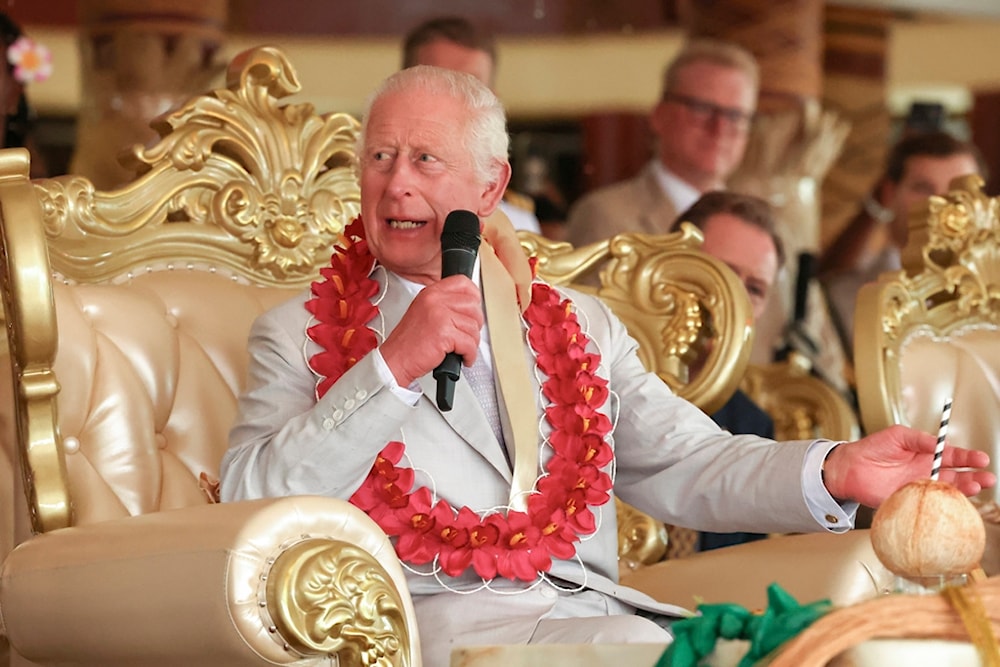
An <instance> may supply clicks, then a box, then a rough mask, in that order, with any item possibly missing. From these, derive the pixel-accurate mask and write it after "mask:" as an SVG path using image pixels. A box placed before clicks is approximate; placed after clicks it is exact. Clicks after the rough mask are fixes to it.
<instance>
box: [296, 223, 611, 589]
mask: <svg viewBox="0 0 1000 667" xmlns="http://www.w3.org/2000/svg"><path fill="white" fill-rule="evenodd" d="M341 243H342V245H341V246H339V247H337V248H336V249H335V251H334V253H333V257H332V260H331V265H330V267H328V268H324V269H323V270H322V271H321V272H320V275H321V276H322V277H323V278H324V279H325V280H324V281H317V282H315V283H313V285H312V293H313V298H312V299H310V300H309V301H308V302H307V303H306V308H307V309H308V310H309V312H311V313H312V314H313V316H314V317H315V319H316V320H317V321H318V324H316V325H314V326H312V327H310V328H309V330H308V335H309V337H310V338H311V339H312V340H314V341H315V342H316V343H318V344H319V345H320V346H321V347H322V348H323V351H322V352H319V353H317V354H316V355H314V356H313V357H312V358H311V359H310V360H309V363H310V366H311V367H312V369H313V370H314V371H315V372H317V373H318V374H320V375H321V376H323V379H322V380H321V381H320V382H319V383H318V385H317V396H322V395H323V394H325V393H326V391H327V390H328V389H329V388H330V386H331V385H332V384H333V383H334V382H336V381H337V379H339V378H340V376H341V375H343V374H344V373H345V372H346V371H347V370H348V369H349V368H350V367H351V366H353V365H354V364H355V363H357V362H358V360H360V359H361V358H362V357H364V356H365V355H366V354H368V353H369V352H371V351H372V350H373V349H374V348H375V346H376V344H377V340H376V337H375V333H374V332H373V331H372V330H370V329H369V328H368V327H367V326H366V325H367V324H368V322H370V321H371V320H372V319H373V318H374V317H375V316H376V315H377V314H378V307H377V306H375V305H372V304H371V302H370V300H371V298H372V297H373V296H374V295H375V294H376V293H377V292H378V285H377V284H376V282H375V281H374V280H373V279H372V278H371V277H370V274H371V271H372V268H373V267H374V265H375V259H374V257H373V256H372V255H371V253H370V252H368V243H367V241H365V239H364V230H363V228H362V226H361V220H360V218H359V219H357V220H355V221H354V222H353V223H352V224H351V225H349V226H348V227H347V229H346V230H345V232H344V238H343V240H342V242H341ZM524 318H525V320H526V321H527V322H528V325H529V330H528V342H529V344H530V345H531V348H532V350H533V351H534V353H535V357H536V363H537V365H538V368H539V369H540V370H541V371H542V373H544V374H545V376H546V377H547V379H546V380H545V382H544V383H543V384H542V394H543V395H544V396H545V398H546V399H547V400H548V401H549V402H550V405H549V407H547V408H546V410H545V417H546V419H547V420H548V421H549V423H550V424H551V425H552V428H553V431H552V434H551V435H550V436H549V444H550V445H551V448H552V451H553V453H552V456H551V458H550V459H549V461H548V463H547V464H546V465H545V471H544V473H543V474H542V475H541V476H540V477H539V478H538V480H537V481H536V483H535V489H534V492H533V493H532V494H531V496H530V497H529V498H528V503H527V512H521V511H517V510H513V509H509V510H508V511H507V513H506V515H504V514H503V513H501V512H490V513H487V514H485V515H480V514H478V513H476V512H475V511H473V510H471V509H469V508H468V507H462V508H460V509H458V510H457V511H456V510H455V509H454V508H453V507H452V506H451V505H450V504H448V502H447V501H445V500H442V499H437V500H435V499H434V497H433V496H432V494H431V491H430V489H428V488H427V487H419V488H417V489H415V490H414V489H413V482H414V473H413V470H412V469H411V468H406V467H401V466H399V465H397V464H398V463H399V461H400V460H401V459H402V457H403V451H404V448H405V446H404V444H403V443H402V442H398V441H393V442H390V443H389V444H388V445H386V447H385V448H384V449H383V450H382V451H381V452H380V453H379V455H378V456H377V457H376V459H375V463H374V465H373V466H372V469H371V472H370V473H369V474H368V477H367V478H366V479H365V481H364V482H363V483H362V485H361V487H360V488H359V489H358V490H357V491H356V492H355V493H354V495H352V496H351V498H350V502H351V503H353V504H354V505H356V506H357V507H359V508H361V509H363V510H364V511H365V512H366V513H368V515H369V516H370V517H371V518H372V519H374V520H375V522H376V523H377V524H378V525H379V526H380V527H381V528H382V530H384V531H385V532H386V534H388V535H389V536H390V537H394V538H397V539H396V540H395V546H396V553H397V554H398V555H399V558H400V559H401V560H404V561H408V562H410V563H413V564H415V565H421V564H426V563H430V562H432V561H434V560H435V559H437V563H438V566H439V567H440V568H441V570H442V571H443V572H444V573H445V574H447V575H450V576H458V575H460V574H462V573H463V572H464V571H465V570H466V569H467V568H469V567H470V566H471V567H472V569H473V570H474V571H475V572H476V574H478V575H479V576H480V577H483V578H484V579H492V578H494V577H496V576H501V577H504V578H507V579H520V580H523V581H533V580H534V579H536V578H537V577H538V576H539V573H541V572H547V571H548V570H549V569H550V568H551V567H552V558H553V557H554V558H560V559H568V558H572V557H573V556H574V555H575V554H576V547H575V543H576V542H578V541H579V540H580V536H582V535H590V534H591V533H593V532H594V531H595V530H596V529H597V522H596V520H595V517H594V514H593V512H592V511H591V507H593V506H597V505H603V504H604V503H606V502H608V500H609V499H610V493H609V491H610V490H611V478H610V476H609V475H608V474H607V473H606V472H604V470H603V468H604V467H605V466H607V465H608V464H609V463H610V462H611V460H612V458H613V452H612V450H611V447H610V446H609V445H608V444H607V442H605V440H604V437H605V436H606V435H607V434H608V433H609V432H610V431H611V422H610V420H609V419H608V418H607V416H605V415H603V414H601V413H600V412H598V410H599V408H600V407H601V406H602V405H604V402H605V401H606V400H607V397H608V389H607V381H606V380H604V379H602V378H600V377H598V376H597V375H595V372H596V370H597V368H598V367H599V365H600V360H601V359H600V356H599V355H597V354H594V353H591V352H587V350H586V347H587V342H588V338H587V336H586V334H585V333H584V332H583V331H582V330H581V328H580V324H579V321H578V320H577V317H576V313H575V312H574V310H573V308H572V303H571V302H570V301H569V300H568V299H561V297H560V296H559V294H558V293H557V292H556V291H555V290H554V289H553V288H552V287H550V286H549V285H546V284H543V283H535V284H533V285H532V290H531V304H530V305H529V306H528V308H527V309H526V310H525V312H524Z"/></svg>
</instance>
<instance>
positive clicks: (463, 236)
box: [434, 210, 480, 411]
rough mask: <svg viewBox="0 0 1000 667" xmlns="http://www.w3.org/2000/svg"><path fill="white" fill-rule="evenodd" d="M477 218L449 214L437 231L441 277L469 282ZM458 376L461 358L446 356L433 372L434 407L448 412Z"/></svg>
mask: <svg viewBox="0 0 1000 667" xmlns="http://www.w3.org/2000/svg"><path fill="white" fill-rule="evenodd" d="M479 238H480V237H479V217H478V216H477V215H476V214H475V213H473V212H472V211H463V210H458V211H452V212H451V213H449V214H448V217H447V218H445V220H444V229H442V230H441V277H442V278H447V277H448V276H454V275H457V274H461V275H463V276H465V277H467V278H472V270H473V268H475V266H476V254H477V253H478V252H479ZM461 372H462V357H460V356H459V355H457V354H455V353H454V352H449V353H448V354H446V355H445V356H444V360H443V361H442V362H441V363H440V364H438V366H437V368H435V369H434V379H435V380H437V405H438V408H440V409H441V410H444V411H447V410H451V407H452V404H453V403H454V400H455V383H456V382H458V377H459V375H460V374H461Z"/></svg>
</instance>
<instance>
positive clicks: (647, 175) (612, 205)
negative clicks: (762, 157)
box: [567, 40, 759, 245]
mask: <svg viewBox="0 0 1000 667" xmlns="http://www.w3.org/2000/svg"><path fill="white" fill-rule="evenodd" d="M758 85H759V71H758V67H757V62H756V60H754V57H753V55H751V54H750V53H749V52H748V51H747V50H745V49H743V48H742V47H740V46H737V45H735V44H730V43H726V42H719V41H714V40H694V41H691V42H689V43H688V44H687V45H685V46H684V47H683V48H682V49H681V51H680V53H678V55H677V57H676V58H674V60H673V61H671V63H670V64H669V65H668V66H667V68H666V70H665V71H664V75H663V92H662V94H661V95H660V99H659V101H658V102H657V103H656V106H654V107H653V110H652V112H651V113H650V126H651V128H652V130H653V134H654V135H655V136H656V139H657V142H656V144H657V149H656V156H655V158H654V159H652V160H651V161H650V163H649V164H648V165H647V166H646V167H645V168H644V169H643V170H642V171H641V172H640V173H639V174H638V175H636V176H634V177H633V178H630V179H628V180H625V181H622V182H620V183H615V184H613V185H610V186H607V187H604V188H600V189H598V190H595V191H594V192H592V193H590V194H588V195H586V196H585V197H583V198H582V199H580V200H579V201H578V202H577V203H576V205H574V206H573V208H572V209H571V210H570V214H569V221H568V226H567V240H568V241H570V242H571V243H574V244H577V245H579V244H584V243H590V242H593V241H598V240H601V239H605V238H608V237H610V236H613V235H615V234H618V233H621V232H647V233H653V234H660V233H665V232H667V231H669V230H670V228H671V225H672V224H673V221H674V219H675V218H676V217H677V214H678V213H680V212H681V211H683V210H685V209H687V208H688V207H689V206H691V205H692V204H694V202H695V201H697V199H698V197H700V196H701V195H702V194H703V193H705V192H709V191H711V190H718V189H722V188H723V187H725V184H726V180H727V179H728V178H729V176H730V175H731V174H732V173H733V172H734V171H735V170H736V168H737V167H738V166H739V164H740V161H741V160H742V159H743V153H744V152H745V150H746V145H747V138H748V136H749V131H750V124H751V122H752V120H753V115H754V112H755V110H756V108H757V91H758Z"/></svg>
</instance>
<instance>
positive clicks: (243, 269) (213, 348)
mask: <svg viewBox="0 0 1000 667" xmlns="http://www.w3.org/2000/svg"><path fill="white" fill-rule="evenodd" d="M298 87H299V86H298V83H297V81H296V77H295V73H294V71H293V70H292V68H291V67H290V65H289V63H288V62H287V60H286V59H285V57H284V56H283V55H282V54H281V53H280V52H279V51H277V50H274V49H269V48H261V49H255V50H252V51H249V52H246V53H243V54H241V55H240V56H238V57H237V59H236V60H235V61H234V62H233V64H232V66H231V67H230V70H229V73H228V87H227V88H226V89H223V90H216V91H214V92H212V93H209V94H206V95H203V96H200V97H197V98H195V99H193V100H192V101H191V102H189V103H188V104H186V105H184V106H183V107H181V108H179V109H178V110H176V111H174V112H172V113H171V114H169V115H168V116H166V117H164V118H162V119H161V121H160V122H159V124H158V126H157V127H158V130H159V132H160V133H161V136H162V139H161V141H160V142H159V143H157V144H156V145H155V146H153V147H152V148H149V149H148V150H144V149H142V148H136V149H135V151H134V154H133V155H132V160H133V163H134V164H135V165H136V167H137V173H138V174H139V175H138V176H137V177H136V178H135V180H134V181H133V182H131V183H130V184H128V185H126V186H125V187H123V188H122V189H120V190H115V191H109V192H101V191H96V190H95V189H94V187H93V185H92V184H91V183H90V182H89V181H87V180H85V179H83V178H80V177H72V176H65V177H60V178H55V179H51V180H41V181H35V182H34V183H32V182H29V180H28V156H27V153H26V152H25V151H23V150H20V149H12V150H7V151H2V152H0V245H2V253H0V278H2V292H3V298H4V308H5V312H6V316H7V331H8V336H9V347H10V352H9V356H10V362H11V367H12V369H13V383H12V385H11V386H5V387H4V388H3V390H4V394H5V396H4V398H3V400H0V415H2V418H3V424H4V426H5V427H8V428H9V427H10V425H11V424H16V442H5V443H4V445H5V447H11V446H14V447H16V449H17V454H16V457H17V458H19V459H20V462H21V470H22V472H23V475H22V476H21V480H20V483H21V484H23V487H24V489H23V490H24V491H25V492H26V493H25V494H24V495H23V498H24V499H26V500H23V501H22V505H23V503H24V502H26V503H27V508H26V510H25V513H24V514H18V515H17V518H18V519H19V520H21V530H20V532H19V534H18V535H17V539H16V541H18V542H20V544H19V545H18V546H17V547H15V548H14V549H13V551H11V552H10V553H9V554H3V555H4V556H6V557H5V559H4V562H3V566H2V570H0V620H2V625H0V628H2V633H0V634H2V636H3V638H4V639H5V640H6V641H7V642H9V646H10V650H11V652H12V653H13V654H16V656H18V657H19V658H20V659H24V660H27V661H29V662H30V663H31V664H42V665H55V664H75V665H94V666H95V667H96V666H98V665H100V666H102V667H107V666H109V665H185V666H186V667H190V666H198V665H206V666H208V665H212V666H219V665H241V666H244V665H283V664H289V665H290V664H294V665H328V664H342V665H361V664H364V665H419V664H420V655H419V643H418V638H417V633H416V626H415V622H414V615H413V610H412V605H411V603H410V598H409V595H408V593H407V591H406V588H405V579H404V576H403V573H402V569H401V567H400V565H399V563H398V561H397V559H396V557H395V554H394V552H393V549H392V546H391V544H390V543H389V541H388V540H387V538H386V537H385V535H384V534H383V533H381V531H379V529H378V528H377V527H376V526H375V524H374V523H373V522H371V521H370V520H369V519H368V518H367V516H365V515H364V513H362V512H361V511H359V510H356V509H355V508H353V507H352V506H351V505H349V504H348V503H346V502H341V501H337V500H333V499H329V498H317V497H291V498H282V499H277V500H265V501H259V502H245V503H231V504H212V503H211V502H210V498H211V497H212V489H211V486H212V483H213V480H214V479H215V475H216V473H217V468H218V465H219V462H220V460H221V458H222V454H223V452H224V450H225V448H226V446H227V432H228V429H229V426H230V424H231V423H232V421H233V420H234V418H235V413H236V397H237V396H238V394H239V393H240V391H241V388H242V385H243V383H244V377H245V374H246V363H247V359H246V342H247V336H248V332H249V328H250V324H251V322H252V321H253V319H254V318H255V317H256V316H257V315H258V314H259V313H261V312H262V311H263V310H265V309H267V308H268V307H270V306H271V305H273V304H276V303H278V302H279V301H282V300H285V299H287V298H289V297H290V296H291V295H292V294H294V293H296V292H297V291H299V290H302V289H305V288H306V287H307V285H308V284H309V282H310V280H312V279H313V278H314V276H315V275H317V273H318V266H319V265H323V264H326V263H327V262H328V261H329V254H328V253H329V248H330V247H331V245H332V242H333V241H334V239H335V238H336V237H337V234H338V233H339V232H340V230H341V229H342V228H343V226H344V224H345V222H346V221H348V220H349V219H350V218H352V217H353V216H355V215H356V214H357V211H358V208H359V199H358V188H357V175H356V173H355V168H354V166H353V150H354V140H355V136H356V133H357V129H358V127H357V123H356V121H355V120H354V119H353V118H351V117H350V116H347V115H343V114H332V115H326V116H320V115H318V114H316V113H315V112H314V110H313V108H312V106H311V105H307V104H297V105H287V106H279V104H278V101H279V100H280V98H282V97H285V96H287V95H289V94H291V93H294V92H296V91H297V90H298ZM11 392H13V393H11ZM5 453H6V454H10V451H8V452H5ZM14 482H15V480H6V483H7V484H13V483H14ZM15 497H17V496H15ZM29 517H30V528H28V527H27V526H25V523H26V520H27V518H29ZM27 533H31V534H27ZM18 664H24V663H23V662H18Z"/></svg>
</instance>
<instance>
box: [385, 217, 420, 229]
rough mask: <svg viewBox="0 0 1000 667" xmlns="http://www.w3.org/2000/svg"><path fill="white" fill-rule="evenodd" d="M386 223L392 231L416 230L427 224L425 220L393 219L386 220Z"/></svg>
mask: <svg viewBox="0 0 1000 667" xmlns="http://www.w3.org/2000/svg"><path fill="white" fill-rule="evenodd" d="M386 222H388V223H389V226H390V227H392V228H393V229H418V228H420V227H423V226H424V225H426V224H427V221H426V220H397V219H395V218H388V219H387V220H386Z"/></svg>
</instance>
